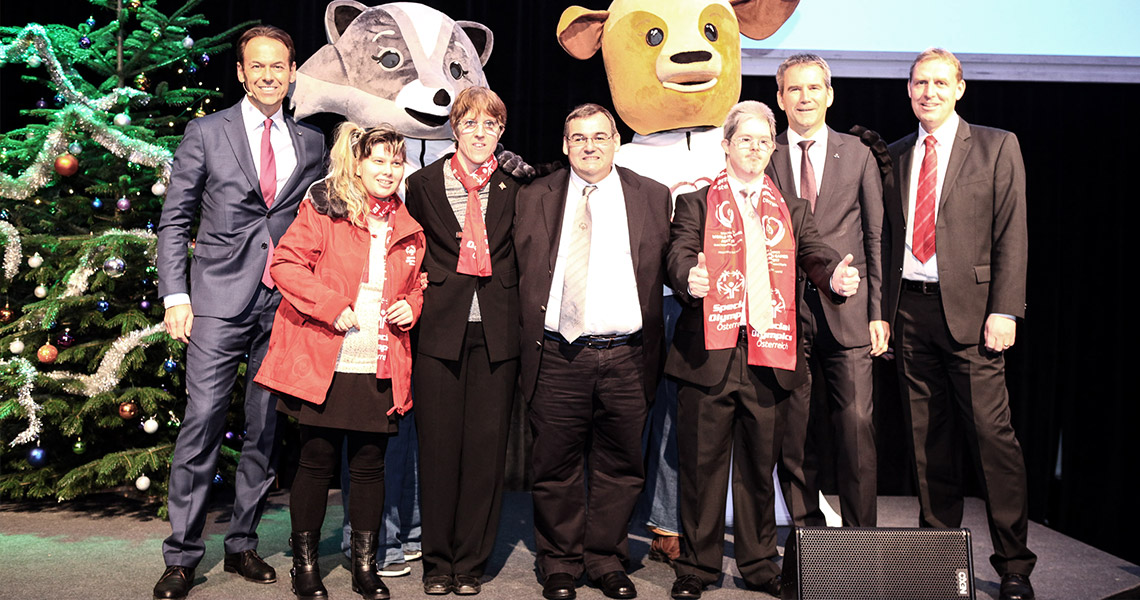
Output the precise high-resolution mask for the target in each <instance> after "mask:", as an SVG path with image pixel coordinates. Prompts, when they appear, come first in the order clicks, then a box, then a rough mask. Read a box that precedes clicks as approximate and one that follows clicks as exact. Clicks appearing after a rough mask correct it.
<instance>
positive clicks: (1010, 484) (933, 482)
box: [895, 289, 1037, 575]
mask: <svg viewBox="0 0 1140 600" xmlns="http://www.w3.org/2000/svg"><path fill="white" fill-rule="evenodd" d="M897 327H898V331H897V333H896V335H897V338H896V342H895V346H896V349H897V353H898V358H897V360H896V362H897V363H898V369H899V382H900V387H901V394H902V400H903V415H904V418H905V419H906V424H907V428H908V429H910V430H911V432H912V437H911V440H910V442H911V450H912V451H913V452H914V462H915V467H916V470H917V473H916V474H917V481H918V499H919V509H920V511H921V512H920V514H919V523H920V525H922V526H923V527H959V526H960V525H961V524H962V495H963V492H962V465H961V464H960V461H959V460H958V457H959V456H961V454H962V446H963V445H965V446H966V449H967V450H968V451H969V454H970V457H971V459H972V461H973V466H974V468H975V469H976V472H977V474H978V480H979V481H980V482H981V485H982V489H983V498H984V499H985V501H986V515H987V517H988V518H989V526H990V539H991V541H992V542H993V546H994V554H993V556H991V557H990V563H992V564H993V566H994V569H996V570H997V572H998V574H1002V575H1004V574H1006V573H1017V574H1021V575H1029V573H1030V572H1031V571H1032V570H1033V565H1034V564H1035V563H1036V562H1037V556H1036V555H1035V554H1034V553H1033V552H1031V551H1030V550H1029V547H1028V546H1027V538H1028V523H1029V516H1028V493H1027V491H1026V476H1025V461H1024V459H1023V458H1022V455H1021V445H1020V444H1019V443H1018V442H1017V437H1016V436H1015V435H1014V431H1013V426H1012V425H1011V424H1010V418H1009V395H1008V393H1007V391H1006V388H1005V359H1004V358H1003V357H1002V355H1000V354H994V353H991V352H988V351H987V350H986V348H985V346H984V345H983V344H981V343H978V344H969V345H963V344H959V343H957V342H955V341H954V339H953V338H952V337H951V335H950V330H949V329H948V328H947V326H946V320H945V318H944V315H943V314H942V302H941V299H940V298H939V296H938V295H937V294H922V293H920V292H914V291H908V290H905V289H904V290H903V291H902V296H901V298H900V299H899V309H898V324H897ZM980 335H981V332H979V337H980Z"/></svg>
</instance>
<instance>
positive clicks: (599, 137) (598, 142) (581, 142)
mask: <svg viewBox="0 0 1140 600" xmlns="http://www.w3.org/2000/svg"><path fill="white" fill-rule="evenodd" d="M566 141H567V142H568V143H569V144H570V145H571V146H573V147H575V148H577V147H579V146H585V145H586V143H587V142H594V146H596V147H598V148H604V147H606V146H609V145H610V144H611V143H612V142H613V141H614V136H613V134H605V133H595V134H594V135H593V136H585V135H582V134H580V133H575V134H574V135H572V136H569V137H567V138H566Z"/></svg>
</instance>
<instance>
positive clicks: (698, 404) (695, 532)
mask: <svg viewBox="0 0 1140 600" xmlns="http://www.w3.org/2000/svg"><path fill="white" fill-rule="evenodd" d="M743 343H744V342H742V344H741V345H738V346H737V347H736V348H735V349H733V350H732V353H733V356H732V360H731V361H730V362H729V367H728V372H727V374H726V376H725V378H724V380H723V381H721V382H720V383H719V384H717V385H715V386H713V387H711V388H705V387H701V386H695V385H693V384H690V383H687V382H684V381H681V382H679V387H678V390H677V449H678V451H679V454H680V460H679V461H678V462H679V464H680V471H681V529H682V531H683V532H684V537H682V538H681V556H680V558H678V559H677V560H676V561H675V562H674V564H673V569H674V570H675V571H676V573H677V576H681V575H696V576H697V577H698V578H700V580H701V582H702V583H704V584H705V585H708V584H711V583H714V582H716V580H717V579H718V578H719V577H720V573H721V562H722V558H723V557H724V505H725V498H726V496H727V494H728V473H729V460H730V459H731V461H732V501H733V519H734V521H733V528H732V531H733V540H734V546H735V550H736V565H737V567H738V568H739V570H740V575H741V577H743V578H744V581H745V583H747V584H748V585H751V586H760V585H763V584H765V583H767V582H768V581H769V580H771V579H772V578H773V577H775V576H776V575H779V574H780V567H779V566H778V565H777V564H776V562H775V560H776V558H777V557H778V553H777V551H776V513H775V486H774V485H773V483H772V469H773V467H774V466H775V464H776V457H777V456H779V453H780V442H781V439H782V426H783V419H784V416H783V414H782V412H783V411H784V409H785V405H786V404H787V398H788V394H789V392H788V391H787V390H784V389H782V388H781V387H780V386H779V384H778V383H777V382H776V375H775V373H773V372H772V369H770V368H768V367H752V366H749V365H748V348H747V347H746V346H744V345H743Z"/></svg>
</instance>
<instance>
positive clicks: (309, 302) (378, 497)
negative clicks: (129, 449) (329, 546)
mask: <svg viewBox="0 0 1140 600" xmlns="http://www.w3.org/2000/svg"><path fill="white" fill-rule="evenodd" d="M404 152H405V151H404V138H403V137H402V136H401V135H400V134H399V133H396V132H395V131H394V130H392V129H391V127H389V126H384V125H382V126H380V127H373V128H371V129H368V130H364V129H362V128H360V127H359V126H357V125H356V124H354V123H344V124H342V125H341V126H340V127H339V128H338V129H337V134H336V140H335V141H334V143H333V149H332V152H331V159H332V164H331V165H330V167H329V175H328V177H326V178H325V179H323V180H321V181H318V182H317V183H314V184H313V186H312V187H311V188H309V193H308V195H307V196H306V198H305V200H304V201H303V202H302V203H301V209H300V212H299V213H298V214H297V219H296V221H294V222H293V225H292V226H291V227H290V228H289V230H288V231H287V232H286V233H285V235H284V237H282V238H281V243H280V244H279V245H278V246H277V248H276V249H275V250H274V254H273V262H272V266H271V267H270V270H269V274H270V275H271V276H272V278H273V281H274V283H276V285H277V287H278V288H279V289H280V290H281V295H282V296H283V297H284V298H285V300H286V301H285V302H282V303H281V306H280V308H279V309H278V311H277V316H276V319H275V321H274V323H273V333H272V336H271V337H270V340H269V350H268V353H267V355H266V357H265V360H264V361H263V363H262V367H261V370H260V371H258V373H257V377H256V378H255V379H254V381H256V382H257V383H259V384H261V385H263V386H265V387H267V388H269V389H271V390H273V391H274V392H277V393H278V395H279V397H280V401H279V402H278V405H277V410H278V411H280V412H283V413H285V414H288V415H291V416H293V417H296V418H297V420H298V421H299V422H300V424H301V458H300V463H299V465H298V470H297V477H296V479H295V480H294V482H293V488H292V493H291V497H290V507H289V508H290V513H291V519H292V527H293V534H292V538H291V545H292V546H293V569H292V571H290V575H291V577H292V581H293V592H294V593H295V594H296V595H297V597H298V598H300V599H302V600H306V599H323V598H327V596H328V592H327V591H326V589H325V587H324V585H323V584H322V583H321V574H320V570H319V568H318V566H317V546H318V542H319V541H320V529H321V523H322V522H323V521H324V517H325V504H326V501H327V498H328V490H329V484H330V483H331V481H332V478H333V477H334V476H335V475H336V471H335V468H336V464H337V458H338V455H339V453H340V448H341V447H342V445H343V444H344V442H345V440H346V439H347V442H348V462H349V465H348V468H349V477H350V481H351V482H352V496H353V502H352V503H351V504H350V506H349V521H350V522H351V524H352V589H353V591H354V592H357V593H359V594H361V595H362V596H363V597H364V598H365V599H366V600H384V599H386V598H388V597H389V593H388V588H387V587H385V585H384V584H383V582H381V580H380V578H379V577H378V576H377V574H376V570H375V565H374V562H375V556H376V545H377V539H378V531H379V529H380V519H381V511H382V507H383V505H384V449H385V446H386V445H387V439H388V435H389V434H391V433H395V432H396V430H397V426H396V419H397V418H398V415H402V414H403V413H405V412H407V410H408V409H410V408H411V405H412V399H411V394H410V389H409V388H410V385H411V373H412V360H411V342H410V339H409V331H410V330H411V328H412V325H414V324H415V322H416V320H417V319H418V318H419V315H420V308H421V307H422V305H423V295H422V292H421V290H420V285H419V271H420V263H421V261H422V259H423V255H424V234H423V229H422V228H421V227H420V225H419V223H417V222H416V221H415V219H413V218H412V217H411V216H410V215H409V214H408V212H407V210H406V209H405V208H404V205H403V202H402V201H401V199H400V197H399V196H398V195H397V193H396V192H397V190H398V189H399V186H400V182H401V180H402V179H403V176H404V157H405V154H404Z"/></svg>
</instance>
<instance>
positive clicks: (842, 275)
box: [689, 254, 859, 296]
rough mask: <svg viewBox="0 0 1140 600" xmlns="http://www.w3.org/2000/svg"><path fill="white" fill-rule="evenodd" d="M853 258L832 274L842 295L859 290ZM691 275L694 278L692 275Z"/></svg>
mask: <svg viewBox="0 0 1140 600" xmlns="http://www.w3.org/2000/svg"><path fill="white" fill-rule="evenodd" d="M853 260H855V257H853V256H851V255H850V254H848V255H847V256H844V257H843V260H842V261H840V263H839V265H838V266H836V267H835V272H834V273H832V274H831V291H833V292H835V293H837V294H839V295H840V296H854V295H855V292H857V291H859V269H856V268H855V267H852V266H851V261H853ZM689 277H690V278H692V275H690V276H689Z"/></svg>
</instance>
